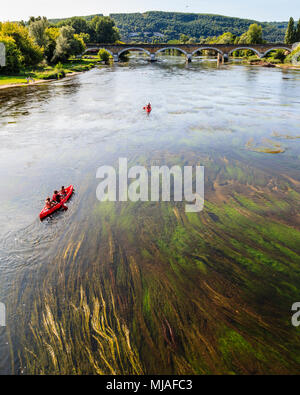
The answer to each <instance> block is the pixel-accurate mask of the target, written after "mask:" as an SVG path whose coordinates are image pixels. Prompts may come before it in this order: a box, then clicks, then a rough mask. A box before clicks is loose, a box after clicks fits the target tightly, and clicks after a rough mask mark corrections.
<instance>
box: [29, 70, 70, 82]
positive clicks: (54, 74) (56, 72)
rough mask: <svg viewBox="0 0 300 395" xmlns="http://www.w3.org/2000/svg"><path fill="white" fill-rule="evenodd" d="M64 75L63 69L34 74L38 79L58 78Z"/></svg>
mask: <svg viewBox="0 0 300 395" xmlns="http://www.w3.org/2000/svg"><path fill="white" fill-rule="evenodd" d="M65 75H66V73H65V71H64V70H56V69H55V70H51V71H48V72H45V73H40V74H36V78H37V79H38V80H60V79H61V78H64V77H65Z"/></svg>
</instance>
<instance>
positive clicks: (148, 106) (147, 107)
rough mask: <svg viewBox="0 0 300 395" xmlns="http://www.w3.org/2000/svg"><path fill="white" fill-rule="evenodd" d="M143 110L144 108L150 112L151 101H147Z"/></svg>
mask: <svg viewBox="0 0 300 395" xmlns="http://www.w3.org/2000/svg"><path fill="white" fill-rule="evenodd" d="M144 110H146V111H147V112H151V111H152V107H151V103H148V104H147V105H146V107H144Z"/></svg>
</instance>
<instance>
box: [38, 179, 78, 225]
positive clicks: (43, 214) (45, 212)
mask: <svg viewBox="0 0 300 395" xmlns="http://www.w3.org/2000/svg"><path fill="white" fill-rule="evenodd" d="M65 189H66V191H67V194H66V196H65V197H64V198H63V199H62V200H61V202H60V203H57V204H56V205H55V206H54V207H51V208H47V207H46V206H45V207H44V208H43V210H42V211H41V212H40V219H44V218H46V217H48V215H51V214H53V213H54V212H55V211H57V210H59V209H60V208H61V207H62V205H63V204H64V203H66V202H67V201H68V200H69V199H70V197H71V196H72V193H73V190H74V187H73V185H70V186H69V187H68V188H65Z"/></svg>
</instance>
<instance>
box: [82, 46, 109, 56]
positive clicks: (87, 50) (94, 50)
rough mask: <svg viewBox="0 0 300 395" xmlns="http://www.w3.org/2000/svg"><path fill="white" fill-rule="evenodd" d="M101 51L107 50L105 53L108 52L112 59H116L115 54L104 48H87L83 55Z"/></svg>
mask: <svg viewBox="0 0 300 395" xmlns="http://www.w3.org/2000/svg"><path fill="white" fill-rule="evenodd" d="M100 49H105V51H107V52H108V53H109V54H110V55H111V56H112V57H114V53H113V52H111V51H110V50H109V49H106V48H104V47H94V48H87V49H86V50H85V51H84V52H83V55H85V54H87V53H88V52H96V51H97V52H99V51H100Z"/></svg>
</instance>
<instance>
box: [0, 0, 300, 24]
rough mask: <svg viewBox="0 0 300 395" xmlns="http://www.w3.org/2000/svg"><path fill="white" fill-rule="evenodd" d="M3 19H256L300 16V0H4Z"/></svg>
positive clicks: (276, 19)
mask: <svg viewBox="0 0 300 395" xmlns="http://www.w3.org/2000/svg"><path fill="white" fill-rule="evenodd" d="M1 3H2V4H1V6H0V20H1V21H6V20H21V19H23V20H27V19H28V18H29V16H39V15H41V16H46V17H47V18H65V17H70V16H75V15H90V14H104V15H108V14H110V13H119V12H120V13H123V12H128V13H129V12H145V11H177V12H196V13H209V14H220V15H227V16H235V17H240V18H248V19H255V20H257V21H261V22H263V21H287V20H288V19H289V17H290V16H293V17H294V18H295V19H297V20H298V19H299V18H300V0H249V1H243V0H147V1H145V2H142V1H141V0H109V1H108V0H106V1H103V0H84V1H83V0H51V1H49V0H2V1H1Z"/></svg>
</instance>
